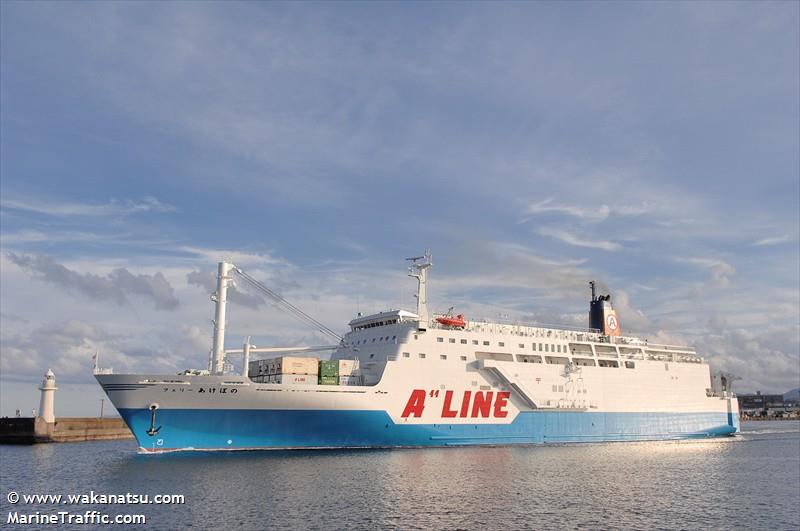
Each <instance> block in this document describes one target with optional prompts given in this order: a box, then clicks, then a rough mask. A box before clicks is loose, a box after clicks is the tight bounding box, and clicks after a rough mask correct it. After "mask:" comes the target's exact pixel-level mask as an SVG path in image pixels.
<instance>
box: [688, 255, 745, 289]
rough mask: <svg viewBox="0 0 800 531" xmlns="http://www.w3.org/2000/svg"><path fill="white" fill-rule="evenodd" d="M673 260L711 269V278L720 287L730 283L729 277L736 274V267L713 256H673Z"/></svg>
mask: <svg viewBox="0 0 800 531" xmlns="http://www.w3.org/2000/svg"><path fill="white" fill-rule="evenodd" d="M675 261H676V262H680V263H684V264H691V265H694V266H697V267H702V268H706V269H708V270H709V271H711V279H712V280H713V281H714V283H715V284H716V285H717V286H718V287H720V288H726V287H728V286H729V285H730V277H732V276H733V275H735V274H736V268H734V267H733V266H732V265H731V264H729V263H728V262H725V261H723V260H717V259H714V258H702V257H694V258H675Z"/></svg>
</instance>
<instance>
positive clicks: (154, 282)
mask: <svg viewBox="0 0 800 531" xmlns="http://www.w3.org/2000/svg"><path fill="white" fill-rule="evenodd" d="M8 258H9V259H10V260H11V261H12V262H13V263H15V264H17V265H18V266H20V267H22V268H23V269H25V270H27V271H28V272H30V273H33V274H34V278H36V279H37V280H43V281H45V282H50V283H52V284H55V285H57V286H60V287H62V288H64V289H66V290H68V291H72V292H77V293H81V294H83V295H86V296H88V297H89V298H92V299H95V300H111V301H114V302H116V303H117V304H120V305H122V304H125V303H127V302H128V296H130V295H137V296H141V297H144V298H147V299H150V300H152V301H153V302H154V303H155V305H156V308H158V309H160V310H168V309H172V308H176V307H177V306H178V304H179V301H178V298H177V297H176V296H175V290H174V289H173V288H172V286H171V285H170V283H169V282H168V281H167V279H166V278H165V277H164V275H163V274H162V273H160V272H158V273H156V274H154V275H147V274H141V275H134V274H133V273H131V272H130V271H128V270H127V269H126V268H124V267H121V268H117V269H114V270H113V271H111V272H110V273H109V274H108V275H106V276H100V275H94V274H91V273H83V274H81V273H78V272H76V271H72V270H71V269H69V268H67V267H66V266H64V265H62V264H59V263H58V262H56V261H55V260H54V259H53V258H52V257H49V256H45V255H18V254H15V253H8Z"/></svg>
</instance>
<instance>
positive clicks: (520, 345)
mask: <svg viewBox="0 0 800 531" xmlns="http://www.w3.org/2000/svg"><path fill="white" fill-rule="evenodd" d="M517 347H518V348H525V344H524V343H520V344H519V345H517Z"/></svg>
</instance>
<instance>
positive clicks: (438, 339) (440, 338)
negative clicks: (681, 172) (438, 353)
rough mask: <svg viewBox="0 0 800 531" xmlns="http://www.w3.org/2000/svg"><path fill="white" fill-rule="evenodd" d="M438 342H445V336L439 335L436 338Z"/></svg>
mask: <svg viewBox="0 0 800 531" xmlns="http://www.w3.org/2000/svg"><path fill="white" fill-rule="evenodd" d="M436 342H437V343H444V338H443V337H437V338H436Z"/></svg>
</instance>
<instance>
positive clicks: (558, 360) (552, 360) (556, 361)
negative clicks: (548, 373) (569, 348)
mask: <svg viewBox="0 0 800 531" xmlns="http://www.w3.org/2000/svg"><path fill="white" fill-rule="evenodd" d="M544 359H545V361H546V362H547V363H549V364H551V365H566V364H567V363H569V358H563V357H561V356H545V357H544Z"/></svg>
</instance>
